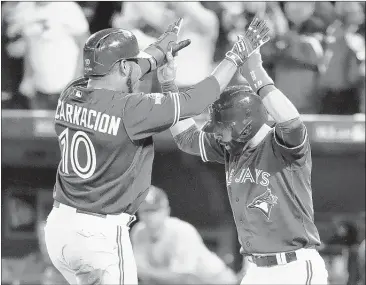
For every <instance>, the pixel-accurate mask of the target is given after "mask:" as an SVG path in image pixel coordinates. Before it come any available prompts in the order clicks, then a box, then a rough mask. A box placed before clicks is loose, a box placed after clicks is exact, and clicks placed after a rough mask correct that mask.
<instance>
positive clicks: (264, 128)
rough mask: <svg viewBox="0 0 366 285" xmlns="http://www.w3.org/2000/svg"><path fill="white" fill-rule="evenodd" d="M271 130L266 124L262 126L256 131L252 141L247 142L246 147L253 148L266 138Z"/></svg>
mask: <svg viewBox="0 0 366 285" xmlns="http://www.w3.org/2000/svg"><path fill="white" fill-rule="evenodd" d="M270 130H271V127H270V126H268V125H267V124H263V126H262V127H261V128H260V129H259V130H258V132H257V133H256V134H255V135H254V137H252V139H251V140H250V141H249V142H248V146H250V147H255V146H257V145H258V144H260V142H261V141H262V140H263V139H264V138H265V137H266V135H267V134H268V133H269V131H270Z"/></svg>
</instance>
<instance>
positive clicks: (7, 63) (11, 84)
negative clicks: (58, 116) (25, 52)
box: [1, 2, 29, 109]
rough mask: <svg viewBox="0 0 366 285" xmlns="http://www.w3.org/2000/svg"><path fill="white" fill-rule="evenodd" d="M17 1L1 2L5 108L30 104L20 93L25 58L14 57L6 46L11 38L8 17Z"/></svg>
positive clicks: (3, 104) (2, 90)
mask: <svg viewBox="0 0 366 285" xmlns="http://www.w3.org/2000/svg"><path fill="white" fill-rule="evenodd" d="M16 4H17V3H16V2H1V25H2V29H1V69H2V70H6V72H2V73H1V108H3V109H28V108H29V104H28V100H27V98H26V97H25V96H22V95H21V94H20V93H19V85H20V82H21V80H22V73H23V60H22V58H12V57H11V56H9V54H8V53H7V51H6V46H7V45H8V44H9V42H10V41H11V39H10V38H9V37H8V36H7V35H6V30H7V27H8V25H7V19H8V17H9V15H10V14H11V11H12V10H13V9H14V7H15V6H16Z"/></svg>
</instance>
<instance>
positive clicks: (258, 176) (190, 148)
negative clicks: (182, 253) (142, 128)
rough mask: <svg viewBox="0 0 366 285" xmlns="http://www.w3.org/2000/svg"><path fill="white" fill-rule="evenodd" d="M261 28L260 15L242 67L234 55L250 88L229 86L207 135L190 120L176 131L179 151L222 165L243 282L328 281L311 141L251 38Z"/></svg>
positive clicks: (206, 127)
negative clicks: (321, 246)
mask: <svg viewBox="0 0 366 285" xmlns="http://www.w3.org/2000/svg"><path fill="white" fill-rule="evenodd" d="M264 29H266V27H265V24H262V23H261V22H260V21H259V20H258V19H257V18H255V19H254V21H253V22H252V24H251V25H250V26H249V28H248V30H247V31H246V34H245V36H241V41H242V43H243V44H244V45H245V48H246V50H247V58H246V59H245V62H244V63H242V62H241V60H240V59H237V58H236V57H235V56H233V57H232V59H233V60H234V62H235V63H237V65H238V66H240V73H241V75H242V76H243V77H244V78H245V79H246V80H247V82H248V83H249V85H250V86H246V85H244V86H234V87H230V88H227V89H226V90H225V91H224V92H223V93H222V94H221V96H220V99H219V100H217V101H216V102H215V103H214V104H213V105H212V107H211V108H210V116H211V118H210V120H209V121H208V123H207V124H206V125H204V126H203V128H202V130H199V129H198V128H197V127H196V125H195V122H194V120H193V119H187V120H184V121H181V122H179V123H178V124H176V125H175V126H174V127H172V128H171V132H172V134H173V136H174V139H175V141H176V143H177V145H178V147H179V148H180V149H181V150H183V151H185V152H187V153H190V154H194V155H200V156H201V157H202V160H203V161H205V162H206V161H212V162H218V163H222V164H225V171H226V183H227V190H228V195H229V200H230V204H231V208H232V211H233V216H234V220H235V224H236V227H237V231H238V236H239V241H240V244H241V253H242V254H243V255H244V256H245V257H246V260H247V261H248V263H249V265H248V268H247V271H246V273H245V275H244V278H243V280H242V283H241V284H327V277H328V273H327V270H326V267H325V263H324V261H323V259H322V257H321V256H320V255H319V253H318V251H317V250H316V246H318V245H319V244H320V239H319V234H318V230H317V228H316V226H315V224H314V210H313V203H312V195H311V192H312V190H311V167H312V162H311V150H310V143H309V138H308V134H307V131H306V127H305V125H304V123H303V122H302V120H301V119H300V115H299V113H298V111H297V110H296V108H295V107H294V105H293V104H292V103H291V102H290V101H289V100H288V99H287V97H286V96H285V95H284V94H283V93H282V92H281V91H280V90H278V89H277V88H276V87H275V86H274V83H273V81H272V79H271V78H270V77H269V76H268V74H267V72H266V71H265V70H264V69H263V67H262V59H261V55H260V53H259V47H260V46H261V45H262V44H264V43H265V40H263V41H261V42H260V44H259V45H255V44H253V40H254V39H256V38H257V37H258V33H259V34H260V33H262V31H263V30H264ZM268 114H269V115H271V117H272V118H273V119H274V120H275V123H276V124H275V126H274V127H273V128H272V127H270V126H269V125H267V124H266V123H267V120H268Z"/></svg>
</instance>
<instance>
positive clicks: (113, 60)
mask: <svg viewBox="0 0 366 285" xmlns="http://www.w3.org/2000/svg"><path fill="white" fill-rule="evenodd" d="M181 23H182V22H181V20H178V21H177V22H176V23H174V24H172V25H170V26H169V28H168V30H167V31H166V32H165V33H163V34H162V35H161V36H160V37H159V39H158V40H157V41H156V42H155V43H153V44H151V45H150V46H149V47H147V48H146V49H145V50H144V52H142V51H140V49H139V46H138V43H137V40H136V37H135V36H134V35H133V34H132V33H131V32H130V31H127V30H123V29H105V30H101V31H99V32H97V33H95V34H93V35H92V36H91V37H90V38H89V39H88V40H87V42H86V43H85V46H84V78H81V79H79V80H76V81H73V82H71V83H70V84H69V86H67V87H66V89H65V90H64V91H63V92H62V94H61V96H60V98H59V100H58V106H57V109H56V112H55V130H56V134H57V136H58V140H59V146H60V150H61V158H62V159H61V161H60V164H59V167H58V170H57V175H56V183H55V187H54V204H53V209H52V211H51V213H50V215H49V216H48V219H47V225H46V227H45V240H46V245H47V251H48V254H49V256H50V258H51V260H52V263H53V264H54V265H55V267H56V268H57V269H58V270H59V271H60V272H61V273H62V274H63V276H64V277H65V278H66V279H67V281H68V282H69V283H70V284H136V283H137V272H136V264H135V259H134V256H133V251H132V246H131V241H130V238H129V225H130V223H131V222H132V221H133V220H134V214H135V212H136V211H137V209H138V208H139V206H140V204H141V202H142V201H143V200H144V199H145V197H146V195H147V193H148V188H149V186H150V184H151V172H152V165H153V159H154V143H153V140H152V136H153V135H154V134H156V133H159V132H162V131H164V130H168V129H169V128H170V127H171V126H173V125H174V124H176V123H177V122H178V121H179V120H180V119H181V118H189V117H192V116H196V115H199V114H200V113H202V112H203V111H204V110H205V109H206V108H207V106H208V105H209V104H211V103H212V102H214V101H215V100H216V99H217V98H218V97H219V96H220V93H221V92H222V90H223V89H224V88H225V87H226V86H227V85H228V83H229V82H230V80H231V78H232V77H233V75H234V74H235V73H236V71H237V66H236V65H235V64H234V63H233V62H232V61H231V60H230V59H229V58H225V59H223V60H222V61H221V63H220V64H219V65H218V66H217V67H216V69H215V70H214V71H213V72H212V73H211V74H210V75H209V74H208V77H207V78H205V79H204V80H202V81H201V82H199V83H197V84H196V85H194V86H192V87H191V88H190V89H189V90H187V91H185V92H184V93H180V92H179V91H178V88H177V87H176V85H175V84H174V82H173V79H174V77H172V75H174V74H172V72H171V71H172V70H174V67H173V65H174V60H173V55H174V53H175V52H176V51H178V50H180V49H182V48H184V47H185V46H187V40H186V41H182V42H179V43H177V42H176V41H177V36H178V32H179V30H180V26H181ZM241 53H242V50H240V49H238V44H237V43H236V44H235V45H234V47H233V49H232V51H231V54H232V56H233V55H234V54H235V55H236V56H238V57H241ZM165 62H166V63H165ZM197 64H199V63H197ZM153 70H157V75H158V80H159V82H160V84H161V87H162V91H163V93H155V94H144V93H139V92H136V89H137V87H138V84H139V81H140V80H141V78H143V76H144V75H145V74H147V73H148V72H150V71H153Z"/></svg>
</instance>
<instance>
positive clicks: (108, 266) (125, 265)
mask: <svg viewBox="0 0 366 285" xmlns="http://www.w3.org/2000/svg"><path fill="white" fill-rule="evenodd" d="M133 218H134V217H133V216H130V215H128V214H121V215H113V216H111V215H107V216H104V217H98V216H93V215H90V214H83V213H78V212H77V211H76V209H75V208H72V207H69V206H66V205H63V204H59V205H58V207H57V208H56V207H53V209H52V211H51V213H50V215H49V216H48V218H47V224H46V227H45V241H46V246H47V251H48V254H49V256H50V259H51V261H52V263H53V264H54V266H55V267H56V268H57V269H58V270H59V271H60V272H61V274H62V275H63V276H64V277H65V279H66V280H67V281H68V282H69V283H70V284H83V285H87V284H108V285H112V284H119V285H122V284H137V269H136V264H135V258H134V255H133V251H132V245H131V241H130V237H129V224H130V223H131V221H133Z"/></svg>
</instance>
